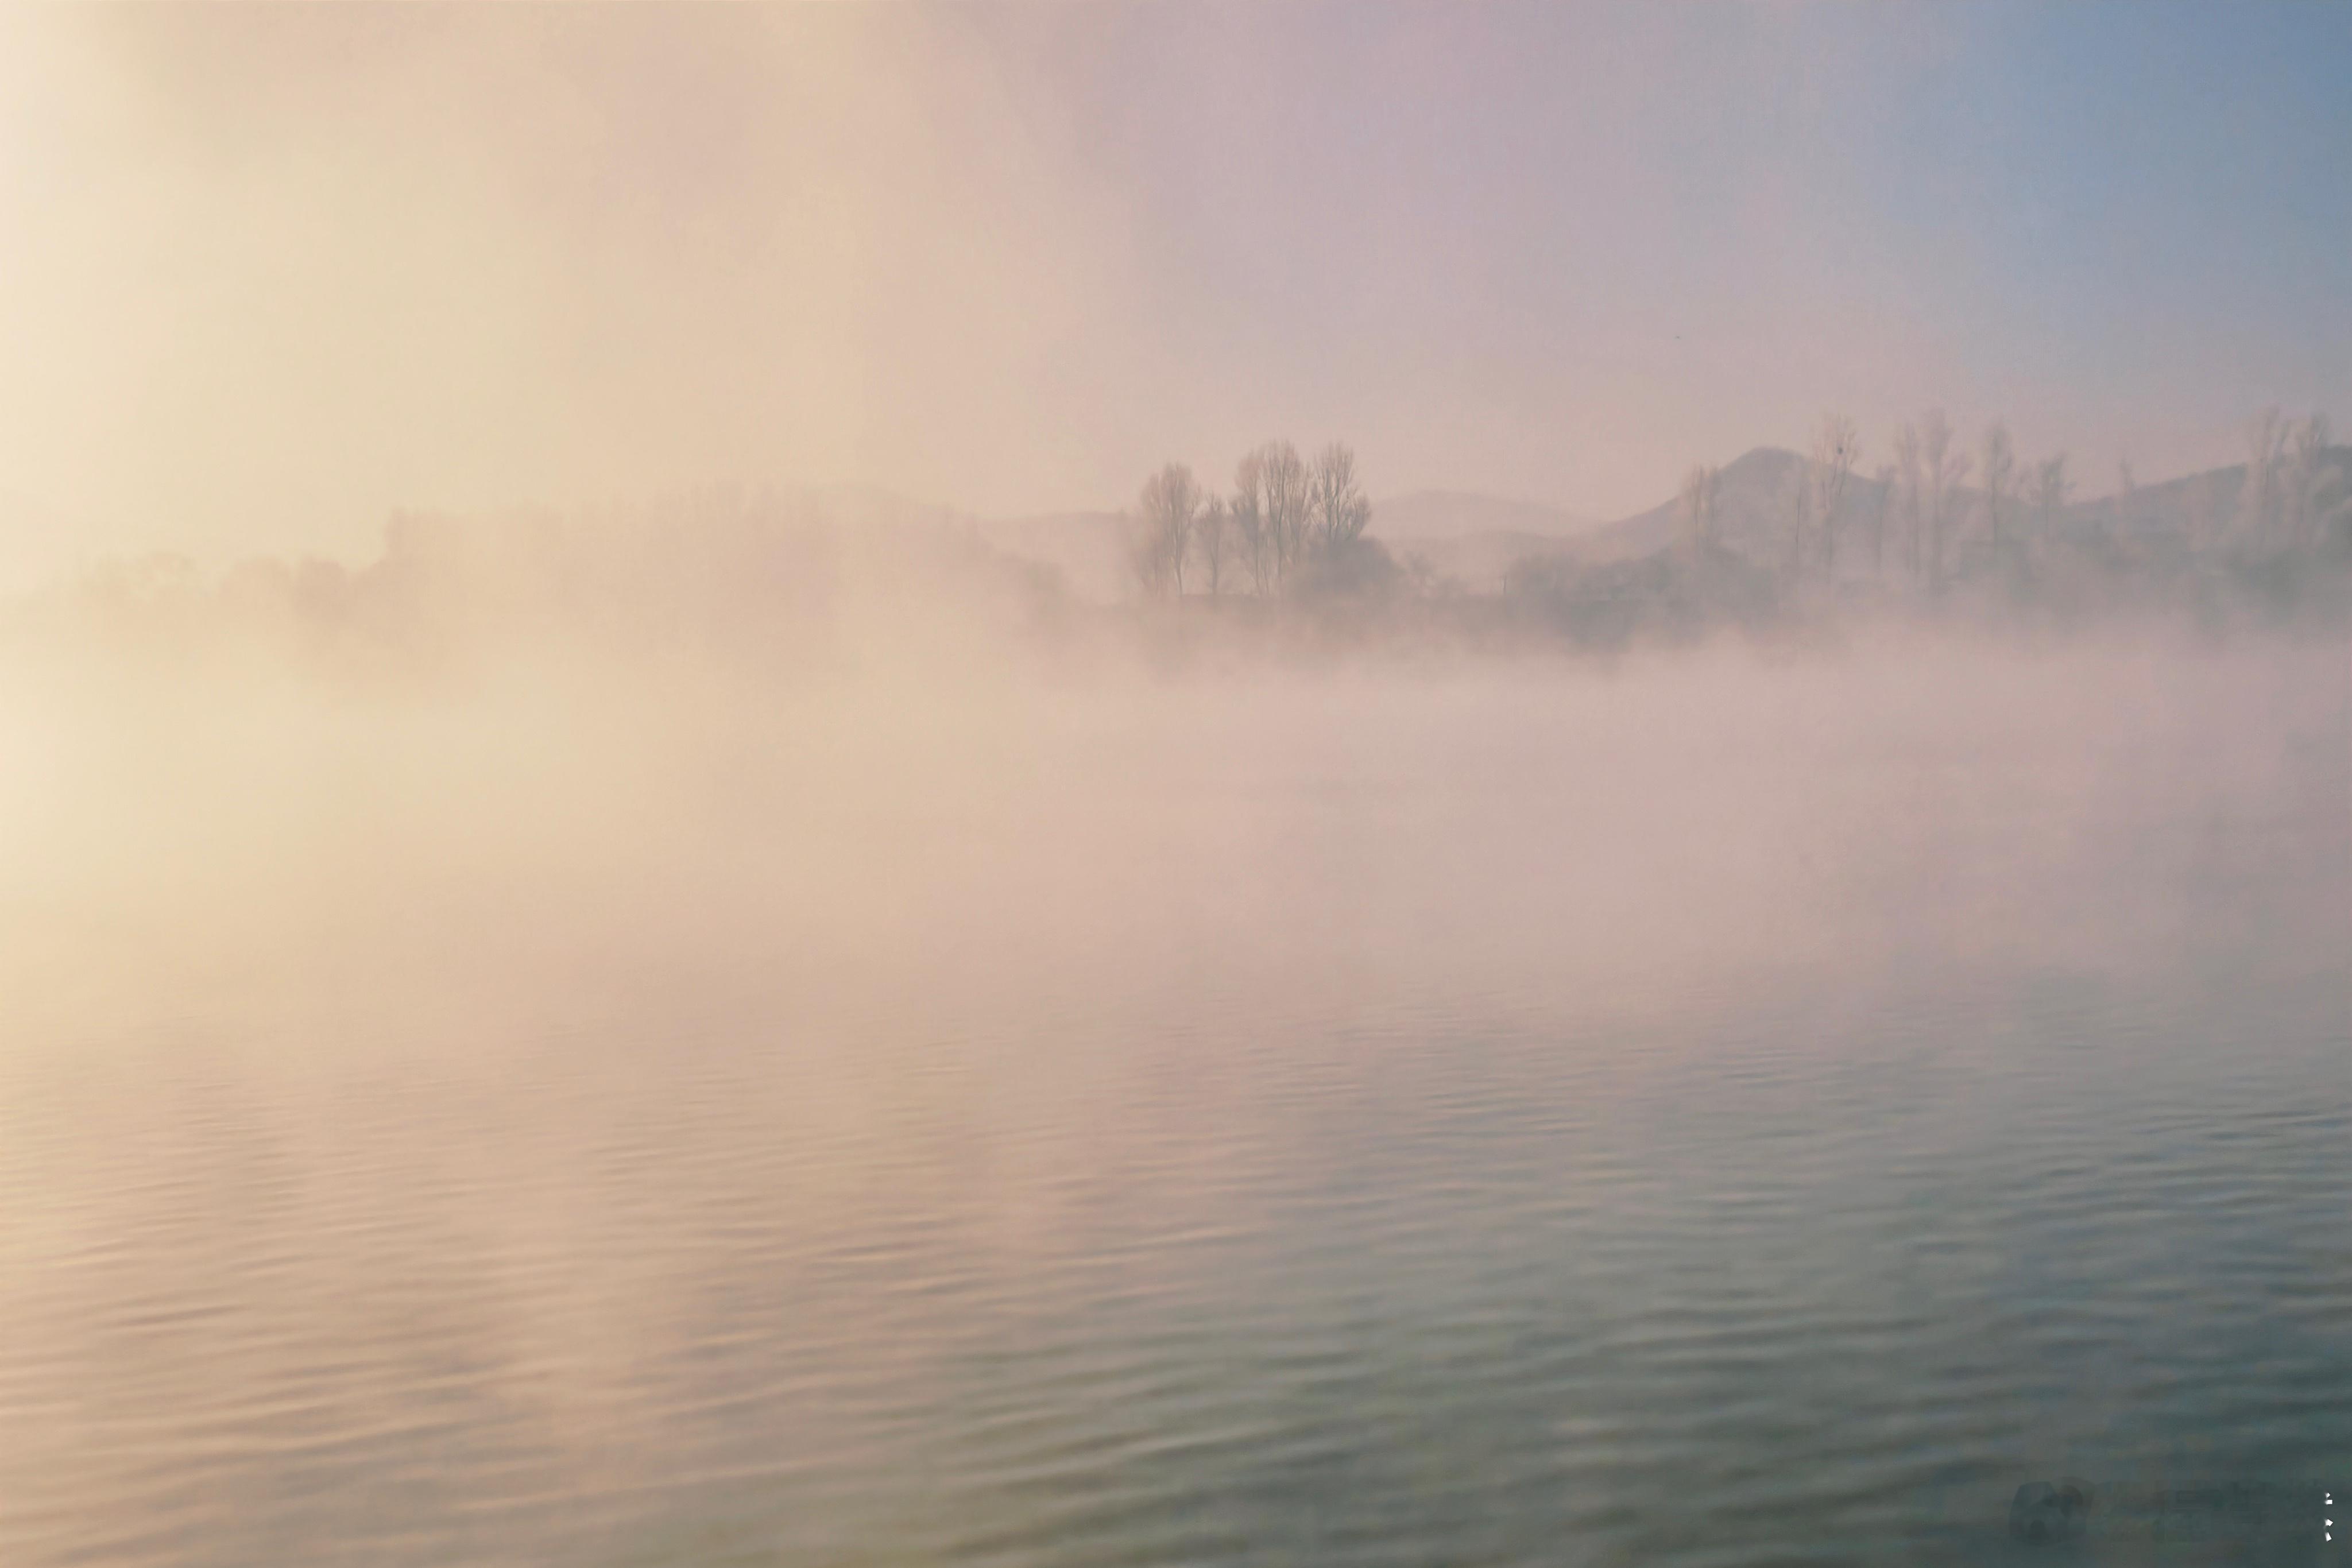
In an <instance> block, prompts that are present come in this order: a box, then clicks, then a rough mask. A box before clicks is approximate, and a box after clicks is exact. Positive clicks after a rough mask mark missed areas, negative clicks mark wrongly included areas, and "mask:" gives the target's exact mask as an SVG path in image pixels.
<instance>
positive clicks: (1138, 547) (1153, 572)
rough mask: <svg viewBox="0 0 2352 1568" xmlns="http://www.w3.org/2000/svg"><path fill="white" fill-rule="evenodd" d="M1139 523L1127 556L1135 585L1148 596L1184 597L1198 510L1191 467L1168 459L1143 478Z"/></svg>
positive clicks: (1196, 486)
mask: <svg viewBox="0 0 2352 1568" xmlns="http://www.w3.org/2000/svg"><path fill="white" fill-rule="evenodd" d="M1200 511H1201V486H1200V485H1199V483H1198V482H1197V481H1195V480H1194V479H1193V477H1192V470H1191V469H1190V468H1187V467H1186V466H1184V465H1182V464H1181V463H1171V464H1169V465H1167V466H1166V467H1165V468H1162V469H1161V470H1160V472H1159V473H1157V474H1154V475H1153V476H1151V477H1150V478H1149V479H1147V480H1145V481H1144V482H1143V497H1142V502H1141V505H1140V507H1139V526H1138V528H1137V530H1136V535H1135V538H1134V541H1133V543H1132V546H1131V547H1130V555H1129V559H1130V563H1131V564H1132V566H1133V567H1134V570H1135V580H1136V585H1137V586H1138V587H1139V588H1140V589H1141V590H1142V591H1143V593H1144V596H1145V597H1146V598H1150V599H1160V598H1168V597H1174V598H1177V599H1181V598H1183V597H1184V557H1185V555H1186V553H1187V550H1188V547H1189V546H1190V545H1191V543H1192V524H1193V522H1194V520H1195V519H1196V518H1197V517H1199V515H1200Z"/></svg>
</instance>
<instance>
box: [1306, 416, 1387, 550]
mask: <svg viewBox="0 0 2352 1568" xmlns="http://www.w3.org/2000/svg"><path fill="white" fill-rule="evenodd" d="M1371 520H1372V504H1371V502H1370V501H1368V500H1366V499H1365V498H1364V492H1363V489H1362V487H1361V486H1359V485H1358V484H1357V483H1356V455H1355V453H1353V452H1352V451H1350V450H1349V448H1348V447H1347V446H1345V445H1343V444H1340V443H1339V442H1337V441H1335V442H1333V443H1332V444H1330V445H1328V446H1326V447H1325V448H1324V449H1323V450H1322V452H1321V454H1320V455H1318V456H1317V457H1316V459H1315V472H1314V474H1313V475H1312V476H1311V477H1310V479H1309V481H1308V486H1307V528H1308V532H1309V535H1310V538H1311V546H1312V548H1313V549H1315V550H1316V551H1317V552H1318V553H1320V554H1322V555H1324V556H1326V557H1331V556H1336V555H1338V554H1339V551H1340V550H1342V549H1345V548H1346V547H1348V546H1349V545H1351V544H1353V543H1355V542H1356V540H1357V539H1359V538H1362V537H1363V533H1364V529H1365V528H1366V526H1367V525H1369V524H1370V522H1371Z"/></svg>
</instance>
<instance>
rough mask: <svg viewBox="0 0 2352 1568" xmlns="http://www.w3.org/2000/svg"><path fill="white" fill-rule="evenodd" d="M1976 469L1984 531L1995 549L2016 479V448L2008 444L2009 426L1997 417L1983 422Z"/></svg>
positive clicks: (1998, 544)
mask: <svg viewBox="0 0 2352 1568" xmlns="http://www.w3.org/2000/svg"><path fill="white" fill-rule="evenodd" d="M1977 471H1978V475H1979V477H1980V478H1981V479H1982V480H1983V482H1984V513H1985V531H1986V532H1987V533H1989V534H1990V536H1991V537H1992V548H1993V549H1994V550H1996V551H1998V550H1999V549H2000V542H2001V540H2000V524H2001V517H2002V516H2003V514H2004V513H2005V512H2006V511H2007V510H2008V508H2009V505H2010V502H2011V499H2012V498H2013V496H2012V492H2013V490H2014V488H2015V484H2016V479H2017V452H2016V449H2015V448H2014V447H2012V446H2011V444H2010V440H2009V427H2008V426H2007V425H2005V424H2002V423H2000V422H1999V421H1998V420H1996V421H1994V422H1993V423H1990V424H1988V425H1986V426H1985V433H1984V438H1983V440H1982V441H1980V442H1979V444H1978V446H1977Z"/></svg>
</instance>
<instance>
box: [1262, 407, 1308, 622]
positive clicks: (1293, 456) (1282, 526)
mask: <svg viewBox="0 0 2352 1568" xmlns="http://www.w3.org/2000/svg"><path fill="white" fill-rule="evenodd" d="M1252 456H1254V457H1255V458H1256V460H1257V469H1258V483H1259V486H1260V490H1259V494H1260V497H1261V504H1262V505H1263V507H1265V516H1264V527H1265V539H1266V551H1267V557H1268V559H1269V562H1270V566H1271V570H1270V581H1269V585H1270V586H1271V587H1273V588H1275V589H1277V590H1278V589H1280V588H1281V586H1282V585H1283V583H1284V582H1285V581H1286V580H1288V578H1289V576H1290V571H1291V569H1292V568H1293V567H1295V566H1297V564H1298V559H1299V557H1300V555H1301V554H1302V553H1303V552H1304V551H1305V549H1306V548H1307V498H1308V482H1307V480H1308V476H1307V465H1306V464H1305V463H1304V462H1302V461H1301V460H1300V459H1299V456H1298V448H1297V447H1295V446H1293V445H1291V444H1290V443H1288V442H1287V441H1269V442H1267V443H1266V444H1265V445H1263V446H1261V447H1259V448H1258V449H1257V451H1256V452H1255V453H1253V454H1252Z"/></svg>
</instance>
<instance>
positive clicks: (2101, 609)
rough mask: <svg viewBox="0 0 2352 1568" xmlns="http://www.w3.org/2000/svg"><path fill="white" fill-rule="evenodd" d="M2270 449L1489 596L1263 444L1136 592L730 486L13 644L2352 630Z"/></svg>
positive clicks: (1764, 527) (226, 581)
mask: <svg viewBox="0 0 2352 1568" xmlns="http://www.w3.org/2000/svg"><path fill="white" fill-rule="evenodd" d="M2245 440H2246V453H2247V460H2246V461H2245V462H2244V463H2243V464H2242V465H2235V466H2233V467H2230V468H2223V469H2218V470H2213V471H2210V472H2208V473H2204V474H2199V475H2192V476H2187V477H2185V478H2180V479H2176V480H2173V481H2170V482H2168V483H2165V484H2160V485H2147V486H2142V485H2140V484H2138V483H2137V482H2136V480H2135V479H2134V477H2133V476H2132V474H2131V472H2130V470H2129V468H2128V466H2127V465H2126V466H2124V467H2122V468H2121V470H2120V471H2119V473H2118V475H2117V476H2116V484H2115V486H2114V487H2113V489H2112V491H2111V493H2109V494H2107V495H2105V496H2103V497H2097V498H2094V499H2089V500H2078V499H2076V498H2075V493H2076V491H2077V490H2078V488H2080V487H2081V481H2080V480H2079V479H2078V477H2077V476H2076V474H2075V472H2074V469H2073V467H2072V465H2070V462H2069V460H2068V458H2067V457H2066V455H2063V454H2058V455H2050V456H2046V457H2026V456H2021V455H2020V454H2019V452H2018V450H2017V448H2016V446H2015V444H2014V443H2013V441H2012V440H2011V436H2010V434H2009V433H2008V431H2007V429H2006V428H2005V427H2004V426H2003V425H2001V424H2000V423H1993V424H1990V425H1989V426H1987V427H1986V428H1984V429H1983V430H1982V431H1981V432H1980V433H1979V434H1978V435H1977V436H1976V437H1975V438H1974V440H1973V441H1970V440H1967V439H1964V437H1963V436H1962V434H1961V433H1960V432H1958V430H1956V429H1955V428H1954V426H1953V424H1952V423H1951V422H1950V421H1949V420H1948V418H1947V417H1946V416H1945V415H1944V414H1943V413H1941V412H1940V411H1931V412H1929V413H1927V414H1926V415H1924V416H1923V417H1921V418H1918V419H1916V420H1915V421H1911V422H1908V423H1904V424H1902V425H1901V426H1900V427H1898V428H1897V429H1896V430H1895V432H1894V434H1893V435H1892V438H1891V439H1890V440H1889V441H1888V442H1887V444H1886V447H1885V456H1884V459H1883V460H1881V461H1877V462H1874V463H1873V462H1871V461H1869V455H1868V454H1866V452H1865V449H1864V443H1863V441H1862V440H1861V438H1860V436H1859V434H1858V433H1857V429H1856V426H1855V424H1854V423H1853V421H1852V420H1850V419H1847V418H1844V417H1843V416H1837V415H1831V416H1826V417H1824V418H1823V419H1822V422H1821V424H1820V427H1819V430H1818V432H1817V434H1816V436H1815V438H1814V440H1813V441H1812V443H1811V450H1810V451H1809V452H1807V453H1805V454H1802V455H1800V454H1796V453H1790V452H1786V451H1780V450H1774V449H1769V448H1759V449H1758V450H1756V451H1753V452H1750V453H1748V455H1745V456H1743V457H1741V458H1739V459H1738V461H1736V462H1733V463H1731V464H1729V465H1723V466H1712V465H1696V466H1694V467H1693V468H1692V469H1690V470H1689V472H1688V473H1687V474H1686V475H1685V477H1684V479H1683V481H1682V483H1681V486H1680V488H1679V492H1678V494H1677V495H1676V497H1675V499H1674V500H1672V501H1671V502H1668V503H1665V504H1664V505H1662V506H1660V507H1655V508H1653V509H1652V510H1651V511H1649V512H1646V513H1643V514H1641V515H1639V516H1636V517H1631V518H1627V519H1624V520H1623V521H1622V522H1619V523H1615V524H1610V525H1604V526H1601V527H1600V528H1593V529H1591V530H1589V531H1588V532H1586V533H1582V534H1578V535H1570V536H1567V537H1564V538H1558V539H1547V540H1541V541H1534V542H1532V543H1528V544H1527V545H1526V547H1525V548H1523V549H1520V550H1519V553H1518V554H1517V558H1516V559H1512V561H1511V562H1510V564H1509V566H1508V568H1507V570H1505V571H1504V572H1503V573H1502V574H1501V576H1500V580H1498V581H1496V582H1492V583H1487V584H1472V583H1466V582H1465V581H1463V580H1460V579H1458V578H1456V577H1454V576H1453V575H1452V574H1450V573H1448V572H1447V571H1446V570H1444V568H1443V566H1442V565H1441V564H1439V563H1436V562H1433V560H1432V559H1430V556H1429V555H1427V554H1425V553H1423V548H1422V541H1418V540H1415V539H1412V538H1400V539H1394V540H1391V539H1385V538H1381V537H1380V536H1379V535H1378V534H1377V533H1376V532H1374V531H1372V525H1373V523H1374V520H1375V508H1374V507H1373V506H1372V504H1371V502H1370V500H1369V499H1368V497H1367V495H1366V490H1365V486H1364V482H1363V479H1362V476H1361V474H1360V468H1359V465H1358V462H1357V458H1356V455H1355V453H1354V451H1353V450H1352V449H1351V448H1350V447H1349V446H1348V445H1346V444H1340V443H1333V444H1328V445H1327V446H1324V447H1323V448H1321V449H1320V450H1319V451H1318V452H1317V453H1315V454H1314V455H1312V456H1311V457H1310V456H1307V455H1302V454H1301V453H1300V452H1299V450H1298V449H1297V447H1296V446H1295V445H1293V444H1291V443H1289V442H1286V441H1269V442H1266V443H1265V444H1261V445H1259V446H1257V447H1255V448H1253V449H1252V450H1250V451H1249V452H1247V453H1245V454H1244V455H1242V456H1241V458H1240V459H1239V460H1238V461H1237V462H1236V463H1235V464H1234V469H1233V473H1232V481H1231V484H1230V486H1229V487H1228V488H1224V489H1219V488H1218V487H1216V486H1214V484H1213V483H1211V482H1207V481H1204V480H1203V479H1202V477H1200V476H1197V475H1196V474H1195V473H1194V472H1193V470H1192V468H1190V467H1189V466H1187V465H1183V464H1181V463H1171V464H1169V465H1165V466H1164V467H1162V468H1161V469H1160V470H1159V471H1158V472H1156V473H1154V474H1152V475H1151V476H1150V477H1149V478H1148V479H1147V480H1146V481H1145V483H1144V484H1143V486H1141V488H1140V491H1139V496H1138V497H1137V501H1136V504H1135V506H1134V507H1133V508H1132V509H1131V510H1130V511H1129V512H1128V513H1125V514H1122V515H1120V516H1119V517H1116V518H1106V519H1103V520H1102V521H1101V522H1100V524H1099V526H1100V527H1101V528H1104V529H1106V530H1110V531H1112V532H1115V533H1116V535H1117V538H1116V539H1115V540H1114V541H1112V542H1113V543H1114V544H1115V546H1116V548H1117V549H1118V552H1119V559H1120V560H1121V563H1122V570H1123V571H1124V574H1125V579H1126V591H1125V593H1124V594H1123V595H1122V596H1120V597H1119V598H1118V600H1117V601H1112V602H1098V601H1089V600H1088V599H1087V597H1086V596H1084V595H1082V594H1081V593H1079V592H1077V591H1075V590H1074V589H1073V587H1072V586H1071V584H1070V583H1069V582H1068V581H1067V580H1066V577H1065V574H1064V572H1063V570H1062V569H1061V568H1060V567H1059V566H1057V565H1055V564H1054V563H1051V562H1049V561H1045V560H1041V559H1033V558H1032V557H1031V556H1030V555H1028V554H1025V553H1024V552H1022V551H1020V550H1018V549H1013V548H1008V547H1007V546H1006V545H1004V544H1003V542H1002V541H1000V540H994V539H992V538H991V537H990V534H989V532H988V530H987V529H986V528H984V527H983V526H982V525H980V524H978V523H976V522H975V521H973V520H972V519H971V518H968V517H960V516H958V515H957V514H954V513H951V512H948V511H945V510H942V509H938V508H925V507H917V506H914V505H912V504H909V503H904V502H898V501H896V500H894V499H893V498H891V497H887V496H882V495H879V494H874V493H824V492H791V493H776V492H764V493H747V492H745V491H742V490H740V489H725V488H717V489H711V490H708V491H705V492H702V493H699V494H697V495H691V496H687V497H677V498H674V499H671V500H668V501H666V502H662V503H657V504H654V505H649V506H646V507H638V508H635V509H618V508H615V509H608V510H605V511H601V512H595V513H559V512H553V511H543V512H533V513H523V514H517V515H512V516H506V517H489V518H460V517H441V516H431V515H422V514H406V515H402V516H399V517H394V519H393V520H392V521H391V523H390V524H389V525H388V526H387V527H386V528H385V530H384V535H383V549H382V551H381V553H380V554H379V556H378V557H377V558H376V559H373V560H372V561H367V562H363V563H359V564H356V565H346V564H342V563H339V562H335V561H331V560H323V559H299V560H286V559H272V558H262V559H248V560H245V561H243V562H239V563H236V564H235V565H232V566H230V567H228V568H226V570H218V571H206V570H202V569H200V568H199V567H198V566H197V565H195V564H194V562H192V561H190V560H188V559H184V558H180V557H174V556H151V557H147V558H143V559H135V560H128V561H114V562H110V563H107V564H104V565H101V566H100V567H99V568H97V569H95V570H91V571H89V572H87V573H85V574H84V575H83V576H82V577H81V578H79V580H76V581H73V582H71V583H69V584H66V585H62V586H59V587H57V588H53V589H51V590H50V591H46V592H41V593H36V594H32V595H29V596H26V597H22V598H20V599H18V600H16V601H14V602H13V603H8V604H5V605H0V638H5V639H7V640H9V641H12V642H15V643H17V644H19V646H20V647H25V646H35V647H37V646H47V645H51V644H53V643H55V642H56V641H57V640H59V639H64V640H67V641H78V642H80V643H85V644H89V645H92V646H98V647H106V648H112V649H117V650H128V651H132V652H136V651H140V650H145V651H147V652H150V653H157V654H163V655H171V656H178V655H183V654H186V653H190V652H191V651H193V650H196V649H213V650H242V651H245V652H247V653H260V652H274V653H278V654H283V655H287V656H290V657H293V658H295V659H297V660H299V661H301V662H303V663H305V664H309V665H311V666H315V667H319V668H323V669H327V670H330V671H333V672H336V673H339V674H346V675H360V676H363V675H369V674H417V673H420V672H433V671H443V672H446V671H448V670H452V669H460V668H463V667H465V665H466V664H467V661H468V660H469V659H470V658H473V657H476V656H479V655H482V654H485V653H489V652H492V651H494V650H497V649H500V648H514V647H519V646H530V645H532V644H534V643H544V642H548V641H550V640H552V641H554V642H556V643H567V644H573V645H579V644H593V645H596V646H601V647H604V648H606V649H608V650H609V651H611V652H613V653H619V654H625V655H628V656H639V655H644V654H647V653H670V654H682V655H692V656H698V657H708V658H714V659H719V660H723V661H725V662H728V663H730V664H742V665H745V666H748V667H754V668H768V669H803V668H805V669H823V668H836V669H842V668H860V669H862V668H872V667H875V666H877V665H882V666H887V665H891V664H902V663H903V664H936V663H939V662H940V661H942V660H945V661H949V662H954V663H969V662H970V661H971V659H972V658H973V657H974V656H975V655H981V654H987V655H1013V656H1028V655H1039V656H1052V657H1057V658H1064V659H1074V660H1076V661H1078V662H1080V663H1085V662H1087V661H1089V660H1094V659H1098V658H1099V659H1112V660H1115V659H1117V658H1118V657H1120V656H1122V655H1123V654H1125V653H1133V652H1136V651H1138V650H1141V651H1145V652H1157V653H1165V652H1167V651H1168V650H1169V649H1171V647H1172V648H1176V649H1180V650H1181V649H1190V648H1202V647H1213V646H1224V645H1230V646H1232V647H1234V648H1236V649H1240V650H1243V651H1247V650H1249V649H1252V648H1257V649H1261V650H1272V649H1276V648H1284V647H1291V648H1296V647H1299V646H1320V647H1329V646H1355V647H1359V648H1378V647H1385V646H1394V647H1401V648H1421V647H1452V648H1460V649H1465V650H1480V649H1486V650H1510V651H1526V650H1541V649H1545V648H1551V649H1558V650H1563V651H1570V652H1574V651H1579V650H1585V651H1610V650H1616V649H1621V648H1624V647H1628V646H1633V645H1637V644H1641V643H1662V642H1663V643H1671V642H1687V641H1692V640H1696V639H1703V638H1706V637H1709V636H1712V635H1717V634H1722V633H1732V634H1738V635H1749V636H1773V635H1778V634H1783V633H1789V632H1807V631H1813V630H1822V629H1834V628H1836V627H1838V626H1840V625H1845V624H1852V623H1862V622H1906V621H1914V620H1916V621H1925V622H1962V623H1977V624H1982V625H1985V626H1988V627H1992V628H2001V627H2009V628H2024V627H2035V628H2042V629H2051V628H2063V627H2065V626H2068V625H2075V624H2091V623H2095V622H2099V621H2101V620H2105V619H2112V618H2115V617H2118V616H2134V617H2150V616H2153V617H2158V618H2170V619H2177V620H2179V621H2182V622H2187V623H2191V624H2201V625H2206V626H2224V627H2226V626H2231V625H2241V624H2242V625H2263V624H2269V625H2295V624H2326V625H2334V624H2338V623H2340V622H2342V621H2343V620H2344V619H2345V618H2346V616H2347V606H2352V481H2348V480H2347V475H2352V451H2348V450H2347V448H2346V447H2343V446H2339V445H2336V444H2332V443H2331V442H2330V440H2329V434H2328V427H2327V423H2326V419H2325V418H2324V416H2321V415H2318V414H2314V415H2311V416H2310V417H2308V418H2305V419H2299V420H2289V419H2285V418H2283V417H2282V416H2281V415H2280V414H2279V413H2278V412H2277V411H2275V410H2267V411H2265V412H2263V413H2261V414H2260V415H2258V416H2256V417H2255V418H2254V419H2253V420H2252V421H2251V422H2250V423H2249V424H2248V425H2247V427H2246V432H2245Z"/></svg>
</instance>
